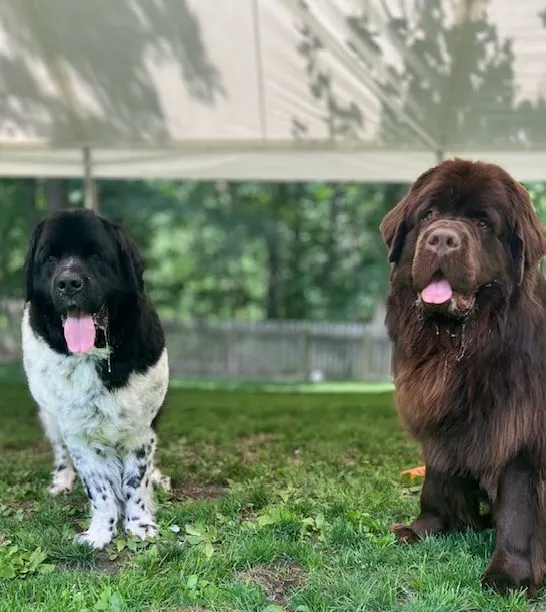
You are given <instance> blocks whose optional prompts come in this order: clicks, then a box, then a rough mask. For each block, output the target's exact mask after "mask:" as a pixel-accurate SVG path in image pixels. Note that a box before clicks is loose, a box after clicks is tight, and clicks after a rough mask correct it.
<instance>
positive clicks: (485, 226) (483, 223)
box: [478, 219, 491, 229]
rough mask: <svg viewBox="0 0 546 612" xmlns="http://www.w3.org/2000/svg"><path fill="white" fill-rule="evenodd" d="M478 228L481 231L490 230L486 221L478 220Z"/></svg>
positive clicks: (489, 225)
mask: <svg viewBox="0 0 546 612" xmlns="http://www.w3.org/2000/svg"><path fill="white" fill-rule="evenodd" d="M478 227H479V228H481V229H491V224H490V223H489V221H488V220H487V219H478Z"/></svg>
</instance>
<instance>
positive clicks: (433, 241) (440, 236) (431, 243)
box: [425, 226, 461, 257]
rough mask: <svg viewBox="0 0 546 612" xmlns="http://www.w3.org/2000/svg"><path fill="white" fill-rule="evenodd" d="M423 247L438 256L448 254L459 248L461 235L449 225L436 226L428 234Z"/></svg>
mask: <svg viewBox="0 0 546 612" xmlns="http://www.w3.org/2000/svg"><path fill="white" fill-rule="evenodd" d="M425 248H426V249H427V250H429V251H432V252H433V253H434V254H435V255H437V256H438V257H442V256H444V255H450V254H453V253H454V252H455V251H458V250H459V249H460V248H461V237H460V235H459V234H458V233H457V232H456V231H455V230H454V229H451V228H450V227H446V226H441V227H437V228H436V229H434V230H433V231H432V232H430V233H429V234H428V236H427V239H426V243H425Z"/></svg>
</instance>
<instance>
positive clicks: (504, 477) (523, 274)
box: [381, 160, 546, 594]
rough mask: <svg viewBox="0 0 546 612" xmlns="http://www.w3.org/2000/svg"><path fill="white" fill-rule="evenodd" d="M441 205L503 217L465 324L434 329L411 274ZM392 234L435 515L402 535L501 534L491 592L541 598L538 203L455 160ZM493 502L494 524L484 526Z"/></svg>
mask: <svg viewBox="0 0 546 612" xmlns="http://www.w3.org/2000/svg"><path fill="white" fill-rule="evenodd" d="M429 198H437V200H439V201H440V202H443V203H445V202H446V201H449V204H445V205H444V204H442V205H443V206H444V209H443V210H442V212H441V213H440V217H441V215H442V214H444V216H445V217H449V218H456V219H462V220H463V222H468V214H469V212H471V211H476V210H481V209H483V210H486V211H487V212H488V213H489V214H490V215H491V216H493V217H495V216H496V220H497V224H496V226H495V235H494V236H489V237H487V238H484V239H483V240H482V242H481V244H482V249H481V250H477V252H476V253H474V254H472V256H471V257H470V258H469V259H468V261H467V262H466V263H467V264H468V265H465V266H464V268H465V270H462V271H461V274H464V273H465V272H466V268H468V267H472V266H475V268H476V270H478V275H479V274H481V275H482V277H483V278H482V279H481V280H482V281H483V284H481V285H479V287H478V289H477V294H476V304H477V306H476V310H475V312H473V313H472V316H470V317H469V318H468V320H465V321H463V322H460V321H451V320H448V319H446V320H444V321H441V320H440V321H439V320H438V319H434V318H430V319H429V318H427V317H424V316H423V314H422V312H420V310H419V308H418V307H417V303H416V290H415V288H414V286H413V285H412V283H413V274H412V270H411V268H412V264H413V258H414V255H415V252H416V245H417V241H418V236H419V233H420V231H423V230H422V229H420V227H419V225H418V223H417V222H416V216H415V213H416V211H417V210H418V209H419V207H421V206H423V205H424V204H423V201H424V200H427V199H429ZM472 231H473V230H472ZM381 232H382V235H383V238H384V240H385V242H386V244H387V246H388V248H389V250H390V257H389V258H390V260H391V262H392V264H393V267H392V271H391V287H390V293H389V297H388V305H387V319H386V323H387V327H388V331H389V335H390V337H391V339H392V342H393V347H394V348H393V369H394V376H395V387H396V403H397V406H398V409H399V413H400V416H401V420H402V422H403V424H404V426H405V427H406V428H407V430H408V431H409V432H410V433H411V434H412V435H413V436H414V437H415V438H416V439H417V440H418V441H419V442H420V443H421V445H422V449H423V455H424V460H425V464H426V476H425V483H424V487H423V492H422V496H421V513H420V515H419V517H418V518H417V519H416V520H415V521H414V522H413V523H412V524H411V525H409V526H400V525H398V526H395V528H394V530H395V533H396V534H397V536H398V538H399V539H400V540H401V541H402V542H415V541H418V540H419V539H421V538H422V537H424V536H426V535H429V534H434V533H440V532H444V531H452V530H459V529H463V528H467V527H470V528H478V529H480V528H485V527H489V526H494V527H495V528H496V548H495V552H494V554H493V557H492V559H491V561H490V564H489V566H488V568H487V571H486V573H485V576H484V577H483V583H484V585H487V586H490V587H493V588H496V589H498V590H500V591H502V592H504V591H506V590H507V589H509V588H512V587H516V588H517V587H527V588H528V591H529V593H530V594H534V593H536V591H537V589H538V587H539V586H540V584H541V583H542V582H543V580H544V578H545V576H546V379H545V378H544V371H545V368H546V281H545V280H544V278H543V277H542V275H541V274H540V272H539V270H538V263H539V260H540V259H541V258H542V256H543V255H544V254H545V253H546V237H545V233H544V229H543V227H542V225H541V223H540V221H539V219H538V217H537V216H536V215H535V213H534V212H533V210H532V207H531V205H530V201H529V196H528V194H527V192H526V191H525V190H524V189H523V188H522V187H521V186H520V185H519V184H517V183H516V182H515V181H514V180H513V179H512V178H511V177H510V176H509V175H508V174H507V173H506V172H504V171H503V170H502V169H500V168H499V167H497V166H494V165H490V164H479V163H471V162H466V161H463V160H450V161H448V162H444V163H443V164H441V165H439V166H438V167H435V168H433V169H431V170H429V171H428V172H426V173H425V174H424V175H423V176H422V177H420V178H419V179H418V180H417V181H416V182H415V183H414V185H413V186H412V188H411V190H410V192H409V194H408V195H407V196H406V198H404V200H402V202H400V203H399V204H398V205H397V206H396V207H395V208H394V209H393V210H392V211H390V212H389V213H388V215H387V216H386V217H385V219H384V220H383V222H382V224H381ZM486 239H487V240H488V241H489V242H488V243H487V244H488V248H489V249H492V252H491V253H487V252H486V249H485V248H483V241H484V240H486ZM476 244H480V243H479V242H477V243H476ZM488 257H489V259H488ZM484 262H485V264H486V265H485V266H484V265H482V264H483V263H484ZM487 262H489V263H487ZM495 262H496V263H495ZM457 265H458V264H457V262H455V263H454V264H453V266H457ZM453 273H454V274H456V273H457V270H456V269H454V270H453ZM487 275H489V277H490V278H489V279H487V278H486V277H487ZM487 280H489V281H490V282H486V281H487ZM482 501H486V502H487V503H488V504H489V505H490V507H491V514H489V515H488V514H482V513H481V512H480V502H482Z"/></svg>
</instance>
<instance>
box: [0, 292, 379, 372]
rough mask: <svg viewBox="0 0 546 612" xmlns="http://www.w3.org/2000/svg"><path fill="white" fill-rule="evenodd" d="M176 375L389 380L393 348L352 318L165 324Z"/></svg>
mask: <svg viewBox="0 0 546 612" xmlns="http://www.w3.org/2000/svg"><path fill="white" fill-rule="evenodd" d="M21 307H22V304H21V303H20V302H14V301H4V302H0V361H2V362H4V363H6V362H14V361H18V360H19V359H20V356H21V337H20V316H21ZM164 327H165V333H166V337H167V346H168V349H169V361H170V364H171V373H172V375H173V376H175V377H180V378H200V377H222V378H224V377H229V378H236V379H249V380H250V379H256V380H257V379H262V380H266V379H267V380H276V381H301V380H313V381H317V382H318V381H320V380H335V381H342V380H346V381H370V382H371V381H384V380H389V379H390V377H391V368H390V360H391V345H390V342H389V340H388V338H387V335H386V332H385V329H384V327H383V326H382V325H381V324H380V323H379V324H378V323H377V322H376V323H374V324H370V325H363V324H353V323H314V322H305V321H303V322H302V321H265V322H259V323H249V322H240V321H228V322H220V323H214V324H212V323H207V324H199V323H186V322H181V321H172V320H167V321H164Z"/></svg>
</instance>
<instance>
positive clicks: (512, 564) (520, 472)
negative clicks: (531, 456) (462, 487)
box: [482, 457, 539, 596]
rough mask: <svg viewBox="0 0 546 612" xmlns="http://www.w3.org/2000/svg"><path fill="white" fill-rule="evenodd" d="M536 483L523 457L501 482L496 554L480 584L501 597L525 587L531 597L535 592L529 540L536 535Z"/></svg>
mask: <svg viewBox="0 0 546 612" xmlns="http://www.w3.org/2000/svg"><path fill="white" fill-rule="evenodd" d="M536 482H537V479H536V472H535V470H534V469H533V468H532V466H531V465H530V464H529V462H528V461H526V460H525V459H524V458H523V457H518V458H516V459H515V460H514V461H512V462H511V463H509V464H508V465H507V466H506V468H505V469H504V472H503V474H502V476H501V478H500V482H499V491H498V496H497V501H496V503H495V519H496V520H495V522H496V528H497V533H496V544H495V552H494V553H493V556H492V558H491V561H490V562H489V566H488V567H487V570H486V572H485V575H484V577H483V579H482V584H483V585H484V586H486V587H490V588H493V589H495V590H496V591H499V592H501V593H506V592H507V591H508V590H510V589H519V588H522V587H526V588H527V593H528V594H529V595H530V596H534V595H536V593H537V590H538V586H539V585H537V584H535V580H534V576H533V568H532V563H531V559H532V555H531V546H532V539H533V538H536V537H537V535H538V533H537V528H538V524H537V518H538V505H537V499H536Z"/></svg>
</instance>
